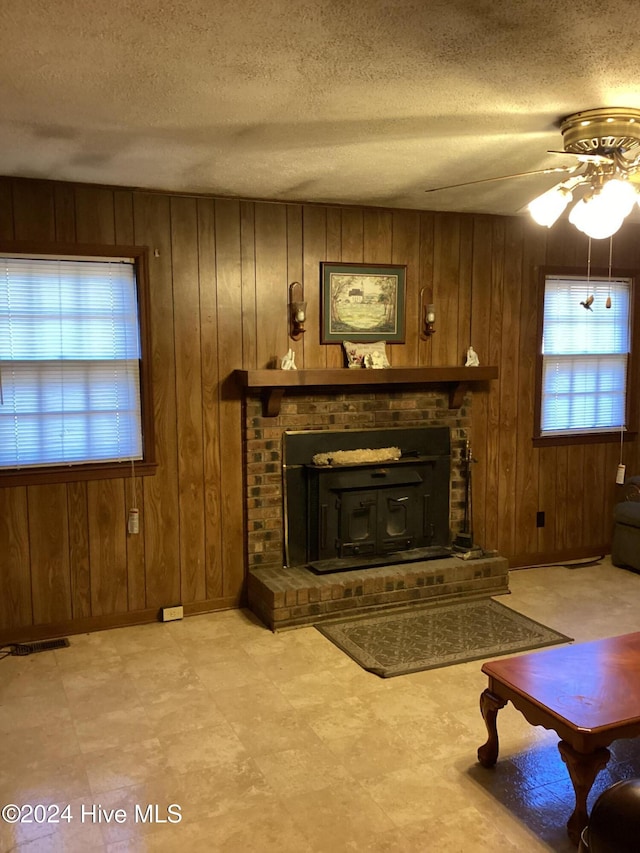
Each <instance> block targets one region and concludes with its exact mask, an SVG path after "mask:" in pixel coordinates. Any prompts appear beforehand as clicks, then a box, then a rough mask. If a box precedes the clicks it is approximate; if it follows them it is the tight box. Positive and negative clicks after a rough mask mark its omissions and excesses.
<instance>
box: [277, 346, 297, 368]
mask: <svg viewBox="0 0 640 853" xmlns="http://www.w3.org/2000/svg"><path fill="white" fill-rule="evenodd" d="M280 367H281V368H282V369H283V370H297V369H298V368H297V367H296V354H295V352H294V351H293V350H292V349H289V350H287V354H286V355H283V356H282V360H281V362H280Z"/></svg>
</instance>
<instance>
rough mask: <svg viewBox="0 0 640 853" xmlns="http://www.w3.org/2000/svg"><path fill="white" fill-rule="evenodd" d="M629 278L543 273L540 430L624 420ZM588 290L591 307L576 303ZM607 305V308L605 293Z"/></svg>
mask: <svg viewBox="0 0 640 853" xmlns="http://www.w3.org/2000/svg"><path fill="white" fill-rule="evenodd" d="M630 291H631V281H630V279H616V280H614V281H611V282H609V281H608V280H603V279H592V280H591V281H589V282H587V281H586V280H585V279H580V278H570V277H565V278H553V277H551V278H547V280H546V283H545V298H544V331H543V339H542V354H543V366H542V400H541V402H542V412H541V435H566V434H579V433H585V432H607V431H613V430H619V429H621V428H622V426H623V425H624V422H625V410H626V385H627V362H628V358H629V341H630V331H629V302H630ZM590 295H593V297H594V298H593V303H592V306H591V308H592V310H588V309H586V308H584V307H583V306H582V305H581V304H580V303H581V302H585V303H586V300H587V297H588V296H590ZM608 296H610V297H611V308H606V307H605V306H606V301H607V297H608Z"/></svg>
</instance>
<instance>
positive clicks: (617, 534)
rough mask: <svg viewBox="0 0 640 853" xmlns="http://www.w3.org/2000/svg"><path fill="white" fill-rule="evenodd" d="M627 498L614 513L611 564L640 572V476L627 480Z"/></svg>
mask: <svg viewBox="0 0 640 853" xmlns="http://www.w3.org/2000/svg"><path fill="white" fill-rule="evenodd" d="M625 498H626V499H625V500H623V501H621V502H620V503H619V504H616V506H615V508H614V511H613V519H614V522H615V525H614V528H613V542H612V545H611V562H612V563H613V565H614V566H622V567H624V568H628V569H633V570H634V571H637V572H640V476H635V477H629V478H628V479H627V482H626V485H625Z"/></svg>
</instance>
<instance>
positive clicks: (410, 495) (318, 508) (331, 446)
mask: <svg viewBox="0 0 640 853" xmlns="http://www.w3.org/2000/svg"><path fill="white" fill-rule="evenodd" d="M391 445H392V446H396V447H400V450H401V456H400V459H398V460H394V461H389V462H384V463H383V464H380V463H365V464H348V465H328V466H324V465H323V466H319V465H316V464H314V463H313V456H314V455H315V454H316V453H327V452H335V451H337V450H353V449H357V448H367V449H374V448H383V447H388V446H391ZM283 455H284V460H285V462H284V472H283V473H284V482H285V495H286V500H285V505H286V520H287V525H286V528H287V529H286V555H287V564H288V565H289V566H295V565H306V566H308V567H309V568H310V569H312V570H313V571H315V572H317V573H324V572H337V571H345V570H348V569H356V568H358V569H361V568H365V567H371V568H373V567H374V566H381V565H385V564H389V565H390V564H395V563H401V562H407V561H417V560H427V559H435V558H437V557H443V556H448V555H449V554H450V553H451V549H450V526H449V480H450V467H451V466H450V435H449V428H448V427H425V428H406V429H405V428H396V429H384V430H344V431H339V432H331V431H307V432H300V433H285V436H284V454H283Z"/></svg>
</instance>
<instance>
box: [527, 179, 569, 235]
mask: <svg viewBox="0 0 640 853" xmlns="http://www.w3.org/2000/svg"><path fill="white" fill-rule="evenodd" d="M572 199H573V193H572V192H571V190H570V189H566V188H565V187H561V186H558V187H552V189H550V190H547V191H546V192H545V193H542V195H539V196H538V198H534V200H533V201H531V202H529V205H528V209H529V213H530V214H531V218H532V219H533V220H534V222H537V223H538V225H546V227H547V228H551V226H552V225H553V224H554V222H556V221H557V220H558V219H559V218H560V216H561V215H562V213H563V212H564V210H565V208H566V206H567V205H568V204H569V202H570V201H571V200H572Z"/></svg>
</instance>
